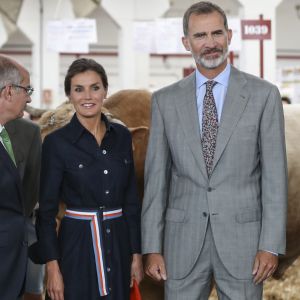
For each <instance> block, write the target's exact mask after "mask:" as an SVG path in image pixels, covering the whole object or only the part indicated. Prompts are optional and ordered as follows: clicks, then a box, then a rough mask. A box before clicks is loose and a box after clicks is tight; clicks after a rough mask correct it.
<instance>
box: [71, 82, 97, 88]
mask: <svg viewBox="0 0 300 300" xmlns="http://www.w3.org/2000/svg"><path fill="white" fill-rule="evenodd" d="M98 84H100V81H97V82H95V83H92V84H90V86H94V85H98ZM74 86H76V87H82V86H83V85H82V84H74Z"/></svg>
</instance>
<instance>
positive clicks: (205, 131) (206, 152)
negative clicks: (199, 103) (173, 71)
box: [202, 80, 218, 176]
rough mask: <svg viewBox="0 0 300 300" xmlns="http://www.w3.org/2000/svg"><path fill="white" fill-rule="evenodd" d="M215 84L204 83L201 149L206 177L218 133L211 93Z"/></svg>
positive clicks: (216, 117) (209, 170) (211, 162)
mask: <svg viewBox="0 0 300 300" xmlns="http://www.w3.org/2000/svg"><path fill="white" fill-rule="evenodd" d="M216 84H217V82H215V81H213V80H210V81H207V82H206V93H205V96H204V99H203V116H202V149H203V156H204V161H205V163H206V169H207V174H208V176H210V174H211V171H212V166H213V160H214V155H215V150H216V142H217V133H218V113H217V108H216V103H215V99H214V95H213V92H212V90H213V87H214V86H215V85H216Z"/></svg>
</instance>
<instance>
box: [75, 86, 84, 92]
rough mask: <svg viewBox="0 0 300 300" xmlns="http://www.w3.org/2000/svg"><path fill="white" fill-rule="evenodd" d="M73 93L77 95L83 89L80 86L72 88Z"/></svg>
mask: <svg viewBox="0 0 300 300" xmlns="http://www.w3.org/2000/svg"><path fill="white" fill-rule="evenodd" d="M74 91H75V92H77V93H80V92H82V91H83V89H82V87H81V86H76V87H75V88H74Z"/></svg>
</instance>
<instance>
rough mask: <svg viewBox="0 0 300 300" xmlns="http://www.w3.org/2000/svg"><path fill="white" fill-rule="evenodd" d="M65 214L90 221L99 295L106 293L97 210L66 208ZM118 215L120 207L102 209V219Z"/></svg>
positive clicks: (100, 231)
mask: <svg viewBox="0 0 300 300" xmlns="http://www.w3.org/2000/svg"><path fill="white" fill-rule="evenodd" d="M65 216H66V217H69V218H72V219H77V220H88V221H90V226H91V234H92V240H93V248H94V255H95V263H96V271H97V277H98V287H99V292H100V295H101V296H106V295H108V293H109V291H108V285H107V276H106V268H105V262H104V254H103V252H104V251H103V243H102V236H101V233H102V230H101V221H100V219H99V214H98V211H88V212H87V211H77V210H71V209H67V210H66V214H65ZM120 216H122V209H114V210H107V211H103V221H105V220H110V219H115V218H119V217H120Z"/></svg>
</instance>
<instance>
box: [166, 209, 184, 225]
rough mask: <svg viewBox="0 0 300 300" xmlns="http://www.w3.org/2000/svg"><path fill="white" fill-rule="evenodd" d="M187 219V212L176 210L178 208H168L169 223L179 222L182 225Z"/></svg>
mask: <svg viewBox="0 0 300 300" xmlns="http://www.w3.org/2000/svg"><path fill="white" fill-rule="evenodd" d="M184 217H185V211H184V210H182V209H176V208H168V209H167V212H166V217H165V219H166V221H169V222H177V223H182V222H184Z"/></svg>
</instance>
